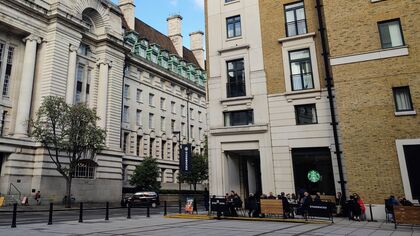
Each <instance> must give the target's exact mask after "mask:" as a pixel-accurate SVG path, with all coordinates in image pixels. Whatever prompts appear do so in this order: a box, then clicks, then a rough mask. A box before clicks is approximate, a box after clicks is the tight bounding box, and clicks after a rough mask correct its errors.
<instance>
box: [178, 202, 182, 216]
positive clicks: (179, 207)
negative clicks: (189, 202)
mask: <svg viewBox="0 0 420 236" xmlns="http://www.w3.org/2000/svg"><path fill="white" fill-rule="evenodd" d="M178 213H179V214H181V213H182V210H181V199H179V200H178Z"/></svg>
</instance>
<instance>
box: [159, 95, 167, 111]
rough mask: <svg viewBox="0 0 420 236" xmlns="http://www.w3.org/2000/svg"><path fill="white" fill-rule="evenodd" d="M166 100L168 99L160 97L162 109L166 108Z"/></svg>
mask: <svg viewBox="0 0 420 236" xmlns="http://www.w3.org/2000/svg"><path fill="white" fill-rule="evenodd" d="M165 101H166V99H165V98H160V109H162V110H166V107H165Z"/></svg>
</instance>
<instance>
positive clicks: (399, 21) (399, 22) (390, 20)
mask: <svg viewBox="0 0 420 236" xmlns="http://www.w3.org/2000/svg"><path fill="white" fill-rule="evenodd" d="M394 21H396V22H398V26H399V27H400V33H401V40H402V45H399V46H395V47H392V46H391V47H384V44H383V38H382V34H381V24H386V23H390V22H394ZM377 25H378V32H379V39H380V41H381V48H382V49H391V48H398V47H404V46H406V43H405V39H404V31H403V28H402V25H401V19H400V18H395V19H389V20H384V21H379V22H378V23H377Z"/></svg>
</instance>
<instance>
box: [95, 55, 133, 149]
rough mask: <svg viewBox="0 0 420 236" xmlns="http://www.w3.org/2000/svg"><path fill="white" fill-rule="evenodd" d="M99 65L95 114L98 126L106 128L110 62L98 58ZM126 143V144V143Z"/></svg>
mask: <svg viewBox="0 0 420 236" xmlns="http://www.w3.org/2000/svg"><path fill="white" fill-rule="evenodd" d="M98 65H99V82H98V102H97V106H96V107H97V115H98V116H99V118H100V120H99V121H98V126H99V127H101V128H103V129H106V115H107V108H108V77H109V68H110V66H111V62H110V61H108V60H100V61H99V62H98ZM127 145H128V144H127Z"/></svg>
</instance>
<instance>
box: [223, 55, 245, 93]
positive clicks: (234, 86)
mask: <svg viewBox="0 0 420 236" xmlns="http://www.w3.org/2000/svg"><path fill="white" fill-rule="evenodd" d="M227 80H228V82H227V85H226V91H227V97H228V98H230V97H240V96H245V95H246V89H245V72H244V60H243V59H239V60H234V61H228V62H227Z"/></svg>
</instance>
